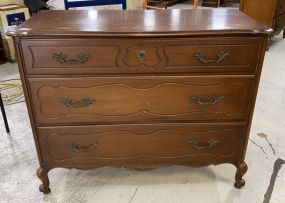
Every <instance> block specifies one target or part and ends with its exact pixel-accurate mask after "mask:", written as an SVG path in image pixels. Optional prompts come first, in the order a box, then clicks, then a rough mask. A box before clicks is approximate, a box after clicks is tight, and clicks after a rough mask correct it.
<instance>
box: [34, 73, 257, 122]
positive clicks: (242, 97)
mask: <svg viewBox="0 0 285 203" xmlns="http://www.w3.org/2000/svg"><path fill="white" fill-rule="evenodd" d="M29 81H30V86H31V91H32V98H33V104H34V106H35V108H34V109H35V113H36V119H37V122H38V123H40V124H48V123H53V124H62V123H64V124H65V125H66V124H67V125H68V124H70V125H73V124H74V123H91V124H92V123H97V124H102V123H110V122H135V123H141V122H157V121H159V122H164V121H178V120H179V121H186V120H187V121H195V120H225V119H232V120H245V119H247V116H248V113H249V106H250V102H251V96H252V95H251V94H252V88H253V83H254V81H255V80H254V78H252V77H230V76H228V77H207V76H201V77H190V76H189V77H188V76H164V77H162V76H161V77H158V76H156V77H143V76H140V77H100V78H72V79H71V78H69V79H64V78H61V79H29Z"/></svg>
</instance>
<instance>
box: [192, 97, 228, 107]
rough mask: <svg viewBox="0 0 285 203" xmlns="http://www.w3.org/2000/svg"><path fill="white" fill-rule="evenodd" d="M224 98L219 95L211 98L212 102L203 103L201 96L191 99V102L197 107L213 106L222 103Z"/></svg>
mask: <svg viewBox="0 0 285 203" xmlns="http://www.w3.org/2000/svg"><path fill="white" fill-rule="evenodd" d="M224 98H225V96H224V95H219V94H217V95H214V96H212V101H204V97H203V96H192V97H191V99H192V101H193V102H195V103H196V104H199V105H214V104H217V103H219V102H220V101H222V100H223V99H224Z"/></svg>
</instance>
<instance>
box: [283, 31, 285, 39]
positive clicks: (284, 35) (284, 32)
mask: <svg viewBox="0 0 285 203" xmlns="http://www.w3.org/2000/svg"><path fill="white" fill-rule="evenodd" d="M283 38H285V29H284V31H283Z"/></svg>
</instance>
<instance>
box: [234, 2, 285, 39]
mask: <svg viewBox="0 0 285 203" xmlns="http://www.w3.org/2000/svg"><path fill="white" fill-rule="evenodd" d="M240 10H241V11H243V12H244V13H246V14H247V15H249V16H251V17H252V18H254V19H255V20H257V21H258V22H260V23H262V24H264V25H267V26H268V27H271V28H273V30H274V34H279V33H280V32H282V31H285V0H241V3H240ZM283 37H284V38H285V32H283Z"/></svg>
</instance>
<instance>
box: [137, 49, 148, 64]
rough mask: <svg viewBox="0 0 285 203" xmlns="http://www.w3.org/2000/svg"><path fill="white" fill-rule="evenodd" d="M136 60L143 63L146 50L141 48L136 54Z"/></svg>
mask: <svg viewBox="0 0 285 203" xmlns="http://www.w3.org/2000/svg"><path fill="white" fill-rule="evenodd" d="M137 57H138V60H139V61H140V62H141V63H143V62H144V61H145V60H146V57H147V55H146V52H145V51H144V50H141V51H140V52H139V53H138V54H137Z"/></svg>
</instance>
